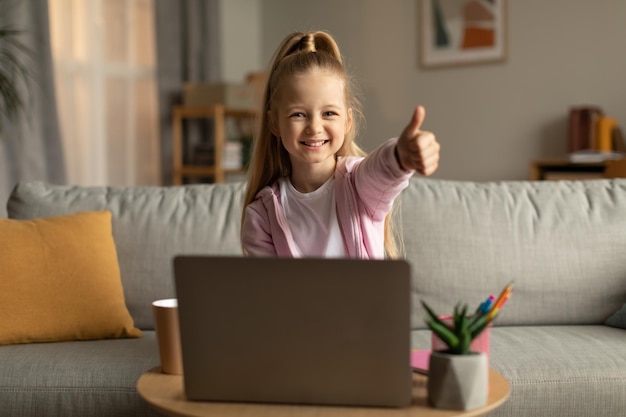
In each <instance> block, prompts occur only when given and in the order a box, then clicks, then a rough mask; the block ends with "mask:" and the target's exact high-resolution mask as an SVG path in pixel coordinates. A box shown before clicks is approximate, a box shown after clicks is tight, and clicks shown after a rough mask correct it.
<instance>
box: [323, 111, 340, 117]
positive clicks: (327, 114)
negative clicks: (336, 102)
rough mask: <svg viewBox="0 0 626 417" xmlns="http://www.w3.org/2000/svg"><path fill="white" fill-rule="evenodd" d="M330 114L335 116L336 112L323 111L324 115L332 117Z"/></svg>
mask: <svg viewBox="0 0 626 417" xmlns="http://www.w3.org/2000/svg"><path fill="white" fill-rule="evenodd" d="M332 116H337V113H335V112H334V111H326V112H324V117H332Z"/></svg>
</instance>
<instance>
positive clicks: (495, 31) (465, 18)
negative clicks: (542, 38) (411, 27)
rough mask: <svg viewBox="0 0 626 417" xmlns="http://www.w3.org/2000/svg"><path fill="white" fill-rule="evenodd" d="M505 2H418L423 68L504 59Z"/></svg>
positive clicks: (432, 0)
mask: <svg viewBox="0 0 626 417" xmlns="http://www.w3.org/2000/svg"><path fill="white" fill-rule="evenodd" d="M506 20H507V19H506V0H419V23H420V25H419V31H418V33H419V36H420V39H419V43H420V65H421V66H422V67H424V68H432V67H444V66H452V65H466V64H480V63H484V62H494V61H504V60H505V59H506V44H507V33H506V32H507V28H506Z"/></svg>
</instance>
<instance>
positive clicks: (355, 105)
mask: <svg viewBox="0 0 626 417" xmlns="http://www.w3.org/2000/svg"><path fill="white" fill-rule="evenodd" d="M314 69H321V70H323V71H328V72H329V73H331V74H333V75H336V76H338V77H340V78H341V79H343V80H344V94H345V100H346V106H347V107H348V108H349V109H351V111H352V123H350V126H349V128H348V131H347V132H346V136H345V138H344V142H343V145H342V147H341V148H340V149H339V151H337V155H336V156H365V155H366V153H365V152H364V151H363V150H362V149H361V148H360V147H359V146H358V145H357V144H356V142H355V139H356V137H357V134H358V130H359V127H360V126H362V124H363V122H364V119H363V113H362V110H361V103H360V101H359V99H358V98H357V96H356V94H355V91H356V86H355V85H354V81H353V80H352V78H350V76H349V75H348V73H347V72H346V69H345V66H344V64H343V59H342V56H341V53H340V51H339V47H338V46H337V42H335V40H334V39H333V37H332V36H331V35H330V34H328V33H326V32H322V31H317V32H308V33H302V32H295V33H292V34H291V35H289V36H287V37H286V38H285V39H284V40H283V41H282V43H281V44H280V45H279V47H278V49H277V50H276V52H275V53H274V56H273V58H272V63H271V67H270V71H269V74H268V80H267V84H266V86H265V91H264V93H263V100H262V103H261V108H260V109H259V120H258V123H257V132H256V135H255V137H254V141H253V143H254V145H253V151H252V156H251V160H250V167H249V169H248V184H247V187H246V192H245V196H244V205H243V213H242V217H241V224H242V226H243V223H244V221H245V216H246V207H247V206H248V204H250V203H251V202H252V201H254V198H255V196H256V195H257V193H258V192H259V191H261V190H262V189H263V188H264V187H266V186H269V185H272V184H274V183H275V182H276V181H277V180H278V179H279V178H281V177H288V176H290V175H291V160H290V159H289V153H288V152H287V150H286V149H285V148H284V147H283V145H282V142H281V140H280V138H278V137H277V136H276V135H274V134H273V133H272V129H271V123H272V121H271V112H272V111H274V108H273V106H272V103H273V101H274V99H275V97H276V93H277V91H278V90H279V89H280V87H281V85H282V83H283V81H284V80H286V79H288V78H289V77H291V76H294V75H302V74H307V73H309V72H310V71H312V70H314ZM390 214H391V213H390ZM390 214H389V215H387V218H386V219H385V250H386V252H387V255H388V256H390V257H396V256H397V255H398V249H397V246H396V243H395V239H394V238H393V236H392V232H391V230H390V229H391V227H390V226H391V225H390V221H389V220H390Z"/></svg>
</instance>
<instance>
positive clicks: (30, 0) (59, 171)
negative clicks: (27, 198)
mask: <svg viewBox="0 0 626 417" xmlns="http://www.w3.org/2000/svg"><path fill="white" fill-rule="evenodd" d="M5 5H6V4H5ZM5 25H10V26H12V27H14V28H16V29H19V30H22V31H23V32H24V36H23V38H22V39H21V41H22V42H23V43H24V44H26V45H27V46H28V47H29V48H30V49H31V50H32V52H33V54H32V58H31V59H30V60H29V61H28V62H29V68H30V69H31V70H32V73H33V83H32V88H31V89H30V91H29V92H28V93H27V94H26V95H25V100H24V101H25V105H26V111H25V112H24V113H23V114H21V115H20V117H19V118H18V119H17V120H16V121H15V122H9V121H8V120H3V121H2V125H3V128H2V132H0V217H6V201H7V198H8V196H9V194H10V192H11V190H12V189H13V187H14V186H15V184H16V183H17V182H18V181H22V180H23V181H26V180H40V181H48V182H53V183H63V182H64V181H65V168H64V163H63V149H62V145H61V137H60V134H59V126H58V120H57V109H56V100H55V91H54V81H53V75H52V74H53V70H52V59H51V55H50V36H49V27H48V4H47V1H46V0H22V1H14V2H11V7H4V8H3V9H2V13H1V14H0V26H5ZM0 59H1V58H0Z"/></svg>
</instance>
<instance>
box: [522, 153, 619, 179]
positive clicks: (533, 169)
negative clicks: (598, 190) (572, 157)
mask: <svg viewBox="0 0 626 417" xmlns="http://www.w3.org/2000/svg"><path fill="white" fill-rule="evenodd" d="M606 165H607V162H606V161H603V162H584V163H579V162H570V161H569V160H568V159H556V158H554V159H543V160H538V161H533V162H532V163H531V164H530V180H531V181H538V180H582V179H596V178H603V177H604V170H605V169H606Z"/></svg>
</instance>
